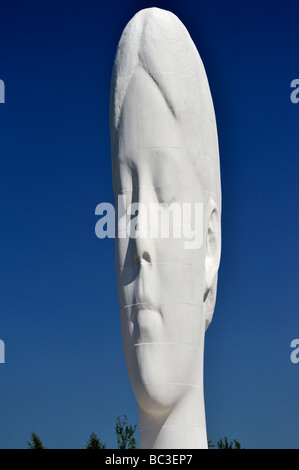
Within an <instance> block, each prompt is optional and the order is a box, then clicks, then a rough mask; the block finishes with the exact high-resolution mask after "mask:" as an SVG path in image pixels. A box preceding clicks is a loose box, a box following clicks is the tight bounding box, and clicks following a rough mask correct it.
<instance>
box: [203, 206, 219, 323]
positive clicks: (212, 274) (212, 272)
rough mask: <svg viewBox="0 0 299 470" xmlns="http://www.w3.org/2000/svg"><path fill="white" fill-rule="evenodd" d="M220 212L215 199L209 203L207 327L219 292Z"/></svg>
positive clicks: (206, 272)
mask: <svg viewBox="0 0 299 470" xmlns="http://www.w3.org/2000/svg"><path fill="white" fill-rule="evenodd" d="M220 218H221V217H220V212H219V210H218V209H217V206H216V205H215V203H214V201H212V202H211V201H210V204H209V216H208V220H207V230H206V257H205V283H204V297H203V305H204V312H205V318H206V329H207V328H208V326H209V324H210V323H211V321H212V317H213V312H214V307H215V302H216V292H217V277H218V268H219V263H220V253H221V220H220Z"/></svg>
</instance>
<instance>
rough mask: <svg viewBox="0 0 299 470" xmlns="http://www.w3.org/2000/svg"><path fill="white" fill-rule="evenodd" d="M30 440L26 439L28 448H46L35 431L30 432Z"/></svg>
mask: <svg viewBox="0 0 299 470" xmlns="http://www.w3.org/2000/svg"><path fill="white" fill-rule="evenodd" d="M30 437H31V441H27V445H28V449H46V447H44V446H43V443H42V441H41V440H40V438H39V437H38V435H37V434H36V433H35V432H32V433H31V436H30Z"/></svg>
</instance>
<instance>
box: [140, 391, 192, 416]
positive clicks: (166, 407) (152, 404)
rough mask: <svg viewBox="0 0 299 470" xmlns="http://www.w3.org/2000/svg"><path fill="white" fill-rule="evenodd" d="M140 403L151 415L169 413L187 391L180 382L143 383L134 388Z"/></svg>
mask: <svg viewBox="0 0 299 470" xmlns="http://www.w3.org/2000/svg"><path fill="white" fill-rule="evenodd" d="M133 391H134V395H135V398H136V400H137V403H138V405H139V406H140V407H141V408H142V409H143V410H144V411H146V412H148V413H150V414H151V415H156V416H161V415H164V414H168V413H169V412H170V411H171V410H172V408H173V407H174V406H175V405H176V403H178V401H179V400H180V398H181V397H182V396H183V394H184V393H185V391H186V387H184V386H180V385H179V384H165V383H155V384H142V385H140V386H139V387H135V388H134V389H133Z"/></svg>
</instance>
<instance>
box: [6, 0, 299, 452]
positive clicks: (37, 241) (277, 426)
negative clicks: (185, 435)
mask: <svg viewBox="0 0 299 470" xmlns="http://www.w3.org/2000/svg"><path fill="white" fill-rule="evenodd" d="M150 6H157V7H160V8H165V9H168V10H171V11H172V12H173V13H175V14H176V15H177V16H178V17H179V18H180V20H181V21H182V22H183V23H184V24H185V26H186V27H187V29H188V30H189V32H190V34H191V37H192V39H193V41H194V42H195V44H196V46H197V48H198V51H199V53H200V55H201V57H202V59H203V62H204V65H205V68H206V71H207V75H208V79H209V83H210V88H211V92H212V96H213V101H214V106H215V112H216V118H217V123H218V133H219V145H220V159H221V175H222V194H223V213H222V231H223V234H222V258H221V266H220V271H219V282H218V296H217V304H216V309H215V313H214V319H213V322H212V324H211V326H210V328H209V330H208V331H207V334H206V349H205V380H204V382H205V401H206V414H207V429H208V435H209V438H210V439H212V440H213V441H215V442H216V441H217V440H218V439H220V438H222V437H224V436H225V435H227V436H228V438H230V439H233V438H236V439H238V440H239V441H240V442H241V444H242V445H243V446H245V447H246V448H298V447H299V426H298V422H299V406H298V385H299V363H298V364H293V363H292V362H291V360H290V353H291V349H290V343H291V341H292V339H294V338H299V315H298V281H297V279H298V274H297V266H298V249H297V239H298V235H299V234H298V228H299V226H298V217H297V201H298V169H299V164H298V150H299V145H298V130H299V128H298V126H299V103H298V104H293V103H292V102H291V100H290V94H291V91H292V89H291V88H290V83H291V81H292V80H293V79H295V78H298V75H299V71H298V50H297V49H298V47H297V43H298V13H299V6H298V3H297V4H296V2H290V1H284V2H282V1H281V2H276V3H273V2H269V1H260V2H257V1H252V2H247V3H245V4H244V2H243V3H240V2H235V1H228V2H220V1H215V2H204V1H202V2H197V1H195V0H184V1H168V2H167V1H163V2H159V1H156V2H147V1H124V2H119V3H118V4H115V3H114V2H106V3H105V4H103V3H102V2H99V1H92V0H85V1H84V2H83V1H82V0H78V1H70V0H63V1H60V2H58V1H53V0H52V1H51V2H49V1H43V2H38V1H37V0H33V1H31V2H21V1H12V2H1V4H0V8H1V15H0V79H2V80H4V82H5V86H6V103H5V104H0V135H1V139H0V155H1V158H0V192H1V204H0V220H1V230H0V263H1V270H0V338H1V339H2V340H3V341H4V342H5V346H6V363H5V364H0V448H25V447H26V441H27V440H28V439H29V437H30V433H31V432H32V431H35V432H37V433H38V434H39V436H40V437H41V439H42V440H43V442H44V444H45V445H46V446H47V447H49V448H83V447H84V445H85V443H86V441H87V439H88V437H89V434H90V433H91V432H92V431H94V432H96V433H97V434H98V436H99V437H100V438H101V439H102V441H104V442H106V444H107V447H108V448H109V447H110V448H115V447H116V439H115V434H114V424H115V420H116V418H117V416H119V415H123V414H124V413H125V414H127V416H128V419H129V421H130V422H131V423H137V420H138V417H137V407H136V402H135V398H134V396H133V393H132V391H131V387H130V384H129V379H128V376H127V372H126V365H125V361H124V356H123V350H122V343H121V332H120V324H119V314H118V300H117V291H116V278H115V268H114V252H113V248H114V241H113V240H112V239H109V240H108V239H105V240H99V239H98V238H97V237H96V236H95V231H94V227H95V223H96V221H97V217H96V216H95V214H94V211H95V207H96V206H97V204H99V203H100V202H111V203H113V194H112V182H111V166H110V137H109V118H108V117H109V88H110V77H111V69H112V64H113V60H114V54H115V50H116V47H117V43H118V40H119V38H120V36H121V33H122V30H123V29H124V27H125V25H126V24H127V22H128V21H129V20H130V19H131V17H132V16H133V15H134V14H135V13H136V12H137V11H138V10H140V9H142V8H146V7H150Z"/></svg>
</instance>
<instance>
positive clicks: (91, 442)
mask: <svg viewBox="0 0 299 470" xmlns="http://www.w3.org/2000/svg"><path fill="white" fill-rule="evenodd" d="M85 448H86V449H106V444H102V442H101V441H100V439H99V438H98V437H97V435H96V434H95V433H94V432H92V433H91V434H90V436H89V439H88V441H87V443H86V446H85Z"/></svg>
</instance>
